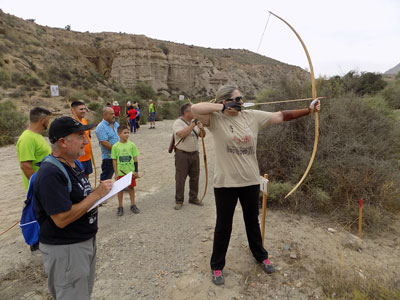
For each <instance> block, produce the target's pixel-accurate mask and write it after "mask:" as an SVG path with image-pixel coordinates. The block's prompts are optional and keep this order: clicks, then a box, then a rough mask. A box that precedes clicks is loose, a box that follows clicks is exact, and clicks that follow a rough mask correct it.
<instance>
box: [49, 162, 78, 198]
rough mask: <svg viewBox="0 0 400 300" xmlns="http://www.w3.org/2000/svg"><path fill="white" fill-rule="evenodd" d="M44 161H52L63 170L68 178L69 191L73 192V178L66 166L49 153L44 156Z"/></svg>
mask: <svg viewBox="0 0 400 300" xmlns="http://www.w3.org/2000/svg"><path fill="white" fill-rule="evenodd" d="M43 162H47V163H50V164H52V165H54V166H56V167H57V168H59V169H60V170H61V172H63V174H64V176H65V177H66V178H67V180H68V192H70V193H71V191H72V184H71V179H70V178H69V175H68V172H67V170H65V168H64V166H63V165H62V163H61V162H60V161H59V160H58V159H57V158H55V157H54V156H52V155H47V156H46V157H45V158H43V159H42V163H43ZM81 166H82V164H81Z"/></svg>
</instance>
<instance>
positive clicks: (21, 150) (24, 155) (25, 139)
mask: <svg viewBox="0 0 400 300" xmlns="http://www.w3.org/2000/svg"><path fill="white" fill-rule="evenodd" d="M50 153H51V148H50V146H49V144H47V142H46V140H45V139H44V138H43V136H42V135H41V134H38V133H35V132H33V131H31V130H28V129H27V130H25V131H24V132H23V133H22V134H21V136H20V137H19V139H18V142H17V155H18V161H19V162H20V163H21V162H24V161H31V162H32V168H33V170H34V171H35V172H36V171H37V170H39V167H38V166H36V163H38V162H41V161H42V159H43V158H44V157H45V156H47V155H49V154H50ZM22 181H23V182H24V186H25V190H28V186H29V179H28V178H26V176H25V174H24V172H22Z"/></svg>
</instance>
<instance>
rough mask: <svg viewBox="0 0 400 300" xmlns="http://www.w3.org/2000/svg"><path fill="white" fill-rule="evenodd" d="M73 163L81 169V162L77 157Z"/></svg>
mask: <svg viewBox="0 0 400 300" xmlns="http://www.w3.org/2000/svg"><path fill="white" fill-rule="evenodd" d="M75 165H77V166H78V167H79V170H80V171H82V170H83V165H82V162H81V161H80V160H79V159H75Z"/></svg>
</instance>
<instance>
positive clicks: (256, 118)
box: [209, 110, 272, 188]
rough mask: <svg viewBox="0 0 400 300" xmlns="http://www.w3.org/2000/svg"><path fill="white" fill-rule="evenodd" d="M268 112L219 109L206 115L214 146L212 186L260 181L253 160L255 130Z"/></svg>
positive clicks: (269, 115)
mask: <svg viewBox="0 0 400 300" xmlns="http://www.w3.org/2000/svg"><path fill="white" fill-rule="evenodd" d="M271 117H272V113H270V112H265V111H260V110H245V111H242V112H240V113H239V115H238V116H233V117H232V116H226V115H224V114H223V113H221V112H214V113H212V114H211V115H210V126H209V130H210V131H211V133H212V135H213V138H214V147H215V158H216V159H215V161H216V163H215V171H214V187H216V188H220V187H242V186H249V185H254V184H259V183H260V170H259V168H258V163H257V156H256V150H257V135H258V131H259V130H260V129H261V128H263V127H265V126H267V125H268V123H269V121H270V120H271Z"/></svg>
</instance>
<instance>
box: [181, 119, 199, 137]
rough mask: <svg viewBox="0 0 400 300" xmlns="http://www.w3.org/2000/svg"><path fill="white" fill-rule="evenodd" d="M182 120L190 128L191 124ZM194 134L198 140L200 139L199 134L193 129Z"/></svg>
mask: <svg viewBox="0 0 400 300" xmlns="http://www.w3.org/2000/svg"><path fill="white" fill-rule="evenodd" d="M179 119H181V120H182V122H184V123H185V124H186V125H187V126H188V127H189V126H190V124H189V123H188V122H186V120H185V119H184V118H179ZM192 131H193V133H194V134H195V135H196V137H197V138H199V135H198V134H197V132H196V131H195V130H194V128H193V129H192Z"/></svg>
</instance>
